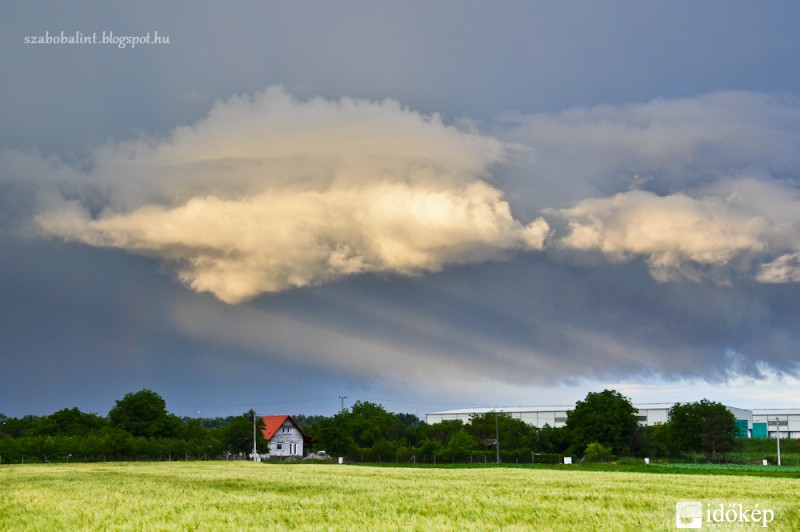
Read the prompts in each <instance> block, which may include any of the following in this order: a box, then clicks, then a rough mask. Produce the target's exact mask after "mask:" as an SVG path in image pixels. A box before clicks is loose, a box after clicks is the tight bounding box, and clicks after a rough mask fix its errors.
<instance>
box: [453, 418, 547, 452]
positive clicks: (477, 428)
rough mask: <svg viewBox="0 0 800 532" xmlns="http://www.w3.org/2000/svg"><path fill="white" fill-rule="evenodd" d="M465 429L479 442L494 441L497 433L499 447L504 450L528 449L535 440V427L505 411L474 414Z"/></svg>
mask: <svg viewBox="0 0 800 532" xmlns="http://www.w3.org/2000/svg"><path fill="white" fill-rule="evenodd" d="M467 430H468V431H469V433H470V434H472V435H473V436H475V437H476V438H478V440H480V441H481V442H487V441H489V440H491V441H494V440H495V439H496V437H497V434H498V433H499V436H500V449H502V450H504V451H515V450H517V449H520V448H523V447H524V448H529V449H530V448H533V444H534V441H535V436H534V431H535V429H534V428H533V427H531V426H530V425H528V424H527V423H525V422H524V421H522V420H521V419H515V418H512V417H511V415H510V414H507V413H496V412H486V413H484V414H475V415H473V416H472V417H471V418H470V420H469V424H468V425H467Z"/></svg>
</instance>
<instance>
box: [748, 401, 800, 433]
mask: <svg viewBox="0 0 800 532" xmlns="http://www.w3.org/2000/svg"><path fill="white" fill-rule="evenodd" d="M778 436H780V437H781V438H800V409H796V408H795V409H790V408H773V409H754V410H753V438H777V437H778Z"/></svg>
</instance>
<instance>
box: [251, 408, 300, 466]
mask: <svg viewBox="0 0 800 532" xmlns="http://www.w3.org/2000/svg"><path fill="white" fill-rule="evenodd" d="M262 432H263V434H264V439H266V440H267V443H269V455H270V457H272V458H276V457H277V458H302V457H303V444H304V443H306V442H310V441H311V438H309V437H308V436H306V434H305V433H304V432H303V431H302V429H301V428H300V426H299V425H298V424H297V422H296V421H295V420H294V419H293V418H292V416H290V415H286V414H285V415H282V416H264V430H263V431H262Z"/></svg>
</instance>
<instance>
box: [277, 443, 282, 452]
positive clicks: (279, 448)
mask: <svg viewBox="0 0 800 532" xmlns="http://www.w3.org/2000/svg"><path fill="white" fill-rule="evenodd" d="M276 448H277V449H278V450H279V451H282V450H283V444H282V443H279V444H278V445H277V446H276Z"/></svg>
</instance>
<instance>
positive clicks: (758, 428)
mask: <svg viewBox="0 0 800 532" xmlns="http://www.w3.org/2000/svg"><path fill="white" fill-rule="evenodd" d="M674 405H675V403H634V404H633V407H634V408H636V410H637V412H636V416H637V419H638V420H639V424H640V425H642V426H651V425H656V424H658V423H666V422H667V421H668V420H669V410H670V409H671V408H672V407H673V406H674ZM725 407H726V408H727V409H728V410H729V411H730V412H731V413H732V414H733V415H734V417H735V419H736V430H737V436H739V437H740V438H775V437H777V436H778V435H779V436H780V437H781V438H800V409H798V410H789V409H773V410H747V409H743V408H736V407H732V406H727V405H726V406H725ZM574 408H575V405H553V406H518V407H497V408H462V409H458V410H444V411H441V412H431V413H429V414H426V415H425V420H426V422H427V423H428V424H435V423H440V422H442V421H450V420H460V421H463V422H464V423H468V422H469V420H470V418H471V417H472V416H473V415H481V414H486V413H490V412H499V413H503V414H508V415H510V416H511V417H512V418H515V419H521V420H522V421H524V422H525V423H528V424H530V425H533V426H534V427H538V428H541V427H544V426H545V425H548V426H550V427H555V428H561V427H563V426H565V424H566V422H567V412H569V411H570V410H572V409H574Z"/></svg>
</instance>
